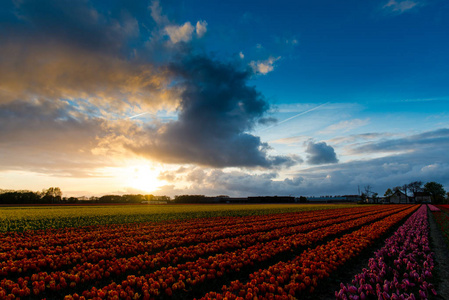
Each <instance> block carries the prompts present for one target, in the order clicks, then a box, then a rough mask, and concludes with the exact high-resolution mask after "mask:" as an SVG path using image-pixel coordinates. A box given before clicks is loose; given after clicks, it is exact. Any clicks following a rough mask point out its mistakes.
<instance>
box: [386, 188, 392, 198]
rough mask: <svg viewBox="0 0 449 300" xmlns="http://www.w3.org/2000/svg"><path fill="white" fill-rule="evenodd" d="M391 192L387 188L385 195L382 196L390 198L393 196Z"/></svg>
mask: <svg viewBox="0 0 449 300" xmlns="http://www.w3.org/2000/svg"><path fill="white" fill-rule="evenodd" d="M393 194H394V193H393V191H392V190H391V189H390V188H388V189H387V190H386V191H385V194H384V196H385V197H390V196H393Z"/></svg>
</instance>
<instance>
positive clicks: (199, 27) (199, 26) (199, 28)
mask: <svg viewBox="0 0 449 300" xmlns="http://www.w3.org/2000/svg"><path fill="white" fill-rule="evenodd" d="M206 32H207V22H206V21H198V22H196V35H197V36H198V37H202V36H203V35H204V34H205V33H206Z"/></svg>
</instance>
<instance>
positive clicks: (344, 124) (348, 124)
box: [319, 119, 369, 134]
mask: <svg viewBox="0 0 449 300" xmlns="http://www.w3.org/2000/svg"><path fill="white" fill-rule="evenodd" d="M368 123H369V119H365V120H361V119H354V120H345V121H341V122H339V123H336V124H333V125H330V126H328V127H326V128H325V129H323V130H322V131H320V132H319V133H321V134H328V133H333V132H336V131H338V132H340V133H342V132H348V131H351V130H353V129H356V128H359V127H362V126H365V125H367V124H368Z"/></svg>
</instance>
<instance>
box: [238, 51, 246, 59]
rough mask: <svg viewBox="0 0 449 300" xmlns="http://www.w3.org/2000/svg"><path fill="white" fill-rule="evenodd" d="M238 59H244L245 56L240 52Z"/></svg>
mask: <svg viewBox="0 0 449 300" xmlns="http://www.w3.org/2000/svg"><path fill="white" fill-rule="evenodd" d="M239 57H240V58H241V59H244V58H245V55H244V54H243V52H241V51H240V53H239Z"/></svg>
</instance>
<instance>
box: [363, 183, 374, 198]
mask: <svg viewBox="0 0 449 300" xmlns="http://www.w3.org/2000/svg"><path fill="white" fill-rule="evenodd" d="M364 189H365V194H366V196H367V197H369V196H370V195H371V194H372V193H373V192H372V191H371V186H370V185H369V184H368V185H365V187H364Z"/></svg>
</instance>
